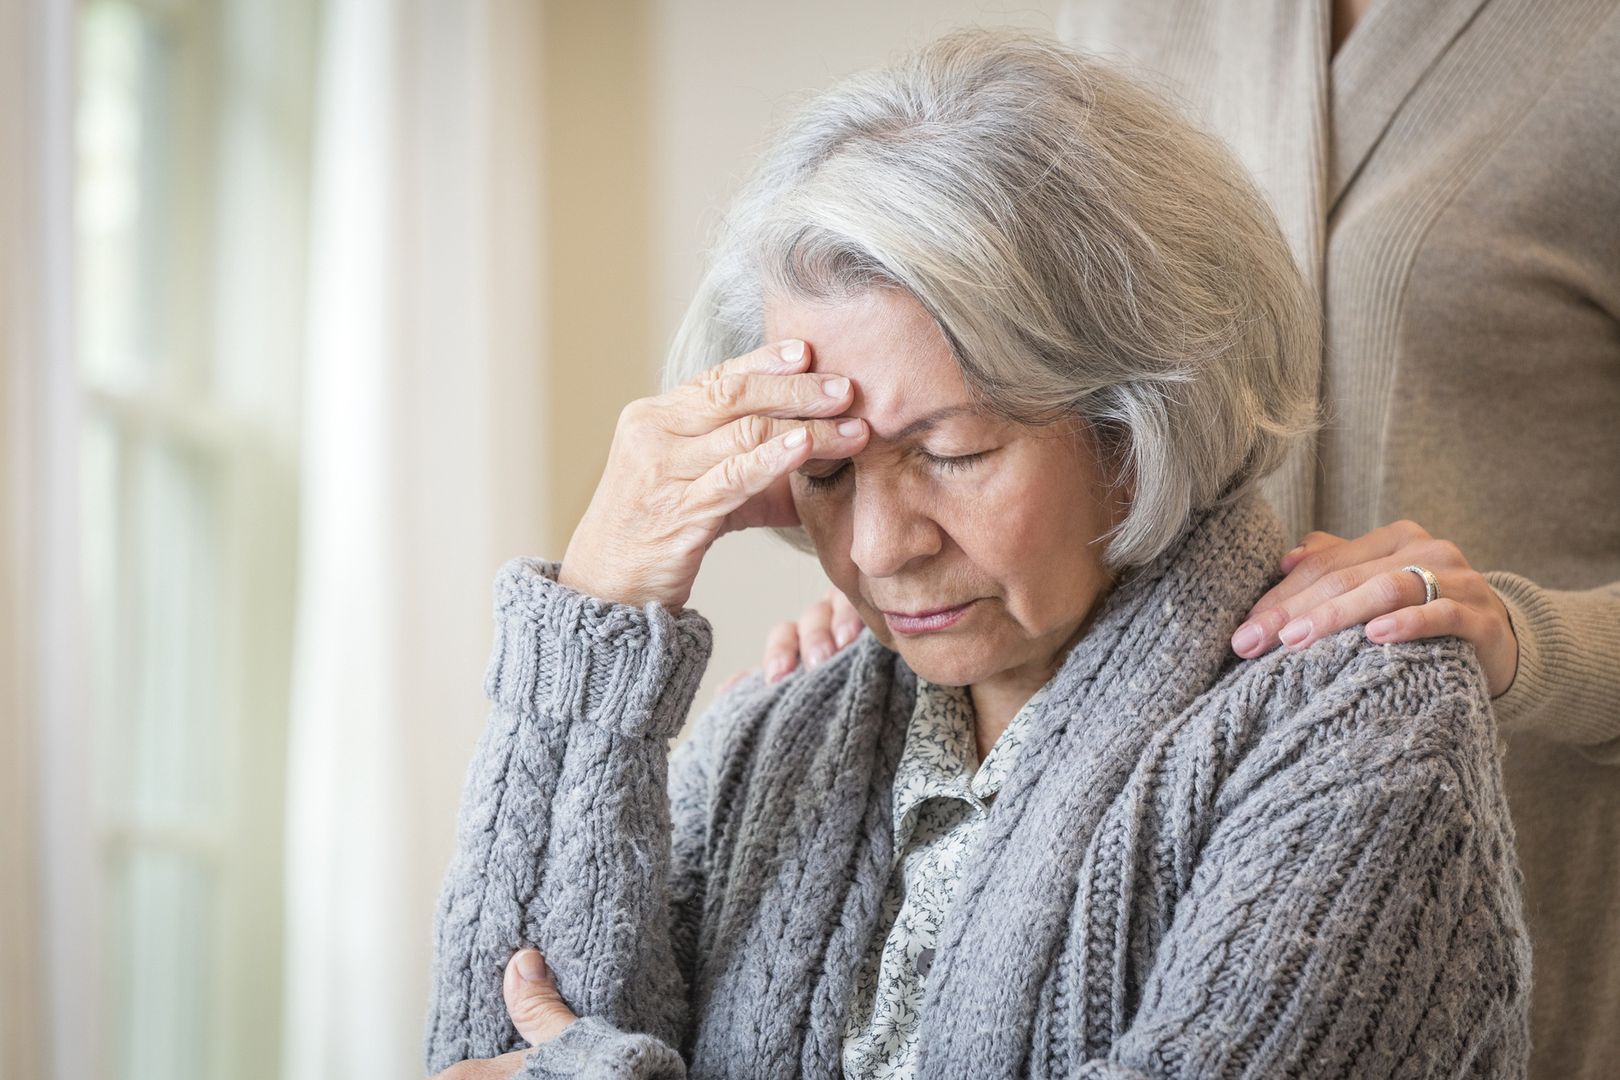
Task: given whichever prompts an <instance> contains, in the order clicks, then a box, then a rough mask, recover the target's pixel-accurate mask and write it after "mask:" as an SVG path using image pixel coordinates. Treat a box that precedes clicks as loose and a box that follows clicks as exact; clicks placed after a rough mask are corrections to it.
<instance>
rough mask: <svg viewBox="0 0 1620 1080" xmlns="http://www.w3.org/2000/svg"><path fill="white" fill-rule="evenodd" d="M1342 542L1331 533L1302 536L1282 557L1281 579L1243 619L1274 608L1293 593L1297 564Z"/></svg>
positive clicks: (1295, 584) (1310, 533)
mask: <svg viewBox="0 0 1620 1080" xmlns="http://www.w3.org/2000/svg"><path fill="white" fill-rule="evenodd" d="M1344 542H1345V541H1344V540H1343V539H1342V538H1341V537H1337V536H1334V535H1333V534H1332V533H1325V532H1308V533H1306V534H1305V535H1304V536H1302V537H1301V538H1300V541H1299V546H1298V547H1296V548H1294V550H1293V551H1290V552H1289V553H1288V554H1287V555H1284V556H1283V557H1282V571H1283V579H1282V580H1281V581H1279V582H1277V584H1275V585H1273V586H1272V587H1271V588H1269V589H1267V590H1266V591H1265V592H1264V593H1263V594H1261V596H1260V599H1258V600H1256V601H1255V602H1254V604H1253V606H1251V607H1250V608H1249V613H1248V614H1247V615H1245V616H1244V618H1245V619H1252V618H1254V614H1255V612H1257V611H1264V610H1265V609H1266V608H1268V607H1272V606H1274V605H1275V604H1276V603H1277V601H1278V600H1279V598H1280V597H1282V596H1283V595H1286V593H1287V592H1291V591H1293V590H1294V589H1295V588H1296V587H1297V586H1298V584H1299V580H1300V579H1299V578H1297V577H1295V576H1294V571H1296V570H1297V569H1298V568H1299V564H1300V563H1301V562H1302V561H1304V560H1305V558H1306V557H1307V556H1315V555H1318V554H1319V553H1321V552H1324V551H1327V550H1329V549H1331V548H1334V547H1338V546H1339V545H1341V544H1343V543H1344ZM1290 556H1292V558H1290Z"/></svg>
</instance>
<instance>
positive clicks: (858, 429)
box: [667, 413, 866, 480]
mask: <svg viewBox="0 0 1620 1080" xmlns="http://www.w3.org/2000/svg"><path fill="white" fill-rule="evenodd" d="M840 425H848V426H849V428H850V430H851V431H854V432H855V434H854V435H845V434H844V433H843V432H842V431H840V430H839V428H840ZM802 427H808V428H809V429H810V435H811V437H812V439H813V440H814V442H815V445H816V446H817V447H818V448H819V450H820V453H821V455H823V456H827V457H849V456H850V455H851V454H853V453H854V452H855V450H856V449H857V448H859V447H861V446H864V445H865V444H866V423H865V421H862V420H854V419H853V418H851V417H845V418H844V419H842V420H786V419H778V418H775V417H770V416H761V415H759V414H757V413H755V414H752V415H749V416H743V417H739V418H737V419H736V420H733V421H732V422H731V423H729V424H726V425H725V426H724V427H721V428H716V429H715V430H713V431H710V432H708V433H707V434H704V435H699V436H696V437H695V438H687V439H677V440H676V441H675V445H674V447H673V448H672V449H671V451H670V452H669V455H668V458H667V460H668V461H669V468H670V471H671V473H672V475H674V476H675V477H677V478H679V479H682V480H696V479H697V478H698V477H700V476H702V475H703V474H704V473H706V472H708V471H709V470H710V469H712V468H714V466H715V463H716V462H719V461H723V460H725V459H726V458H728V457H730V456H731V455H733V454H746V453H748V451H750V450H754V449H756V448H758V447H760V446H763V445H764V444H765V443H768V442H770V441H771V440H772V439H779V438H781V437H782V436H784V435H786V434H787V433H788V432H790V431H792V430H794V429H795V428H802ZM813 456H814V455H813Z"/></svg>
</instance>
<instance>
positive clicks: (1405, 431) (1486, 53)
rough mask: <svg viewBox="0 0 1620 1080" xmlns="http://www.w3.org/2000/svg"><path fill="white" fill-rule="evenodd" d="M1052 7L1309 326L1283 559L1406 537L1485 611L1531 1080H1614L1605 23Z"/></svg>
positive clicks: (1616, 208) (1614, 344)
mask: <svg viewBox="0 0 1620 1080" xmlns="http://www.w3.org/2000/svg"><path fill="white" fill-rule="evenodd" d="M1329 28H1330V3H1329V0H1218V2H1217V0H1157V2H1148V0H1074V2H1073V3H1071V4H1070V6H1069V8H1068V9H1067V10H1066V11H1065V13H1064V17H1063V20H1062V22H1061V23H1060V26H1059V33H1060V36H1062V37H1063V38H1064V39H1065V40H1066V41H1068V42H1070V43H1071V44H1075V45H1077V46H1081V47H1085V48H1089V49H1093V50H1096V51H1100V52H1103V53H1105V54H1112V55H1114V56H1116V57H1123V58H1126V59H1128V60H1129V61H1131V66H1132V67H1133V68H1135V69H1136V70H1138V71H1143V70H1146V71H1148V72H1152V73H1157V75H1156V76H1154V77H1155V78H1156V79H1157V80H1158V81H1159V82H1160V83H1161V85H1162V86H1164V87H1165V88H1166V89H1168V90H1170V91H1171V92H1172V94H1174V95H1175V96H1177V97H1179V98H1180V99H1181V100H1182V101H1183V102H1184V104H1186V105H1187V106H1188V107H1189V108H1190V109H1191V110H1192V111H1193V112H1194V114H1195V115H1198V116H1200V117H1201V118H1202V120H1203V121H1204V123H1205V124H1206V125H1207V126H1208V127H1209V128H1210V129H1211V130H1213V131H1214V132H1216V133H1217V134H1219V135H1220V136H1221V137H1222V138H1224V139H1226V140H1227V141H1228V142H1229V143H1230V144H1231V145H1232V146H1233V148H1234V149H1235V150H1236V151H1237V152H1238V154H1239V156H1240V157H1241V158H1242V159H1243V161H1244V162H1245V164H1247V165H1248V167H1249V168H1250V169H1251V171H1253V172H1254V173H1255V175H1256V178H1257V179H1258V180H1259V182H1260V183H1261V185H1262V187H1263V188H1264V189H1265V190H1266V192H1267V194H1268V195H1269V196H1270V197H1271V199H1272V200H1273V205H1274V206H1275V207H1276V209H1277V212H1278V215H1279V217H1280V218H1281V219H1282V222H1283V227H1284V229H1285V230H1286V231H1287V232H1288V234H1289V237H1290V240H1291V242H1292V243H1293V245H1294V249H1295V253H1296V255H1297V256H1298V258H1299V260H1300V262H1301V264H1302V265H1303V266H1304V267H1305V269H1306V270H1307V272H1308V273H1309V275H1310V276H1311V277H1312V279H1313V280H1314V282H1315V284H1316V286H1317V289H1318V291H1319V294H1320V295H1321V297H1322V300H1323V305H1324V308H1323V310H1324V312H1325V316H1326V350H1325V355H1324V358H1323V365H1322V373H1321V378H1322V389H1323V395H1324V399H1325V401H1326V402H1327V405H1328V408H1329V415H1330V421H1329V424H1328V426H1327V427H1326V428H1325V429H1324V430H1323V432H1322V433H1321V435H1320V436H1319V438H1318V439H1317V440H1316V442H1315V444H1314V446H1311V447H1309V448H1307V449H1308V453H1303V454H1301V455H1298V456H1297V457H1296V458H1295V459H1294V460H1293V461H1291V462H1290V463H1289V466H1288V467H1287V468H1285V469H1284V470H1282V472H1281V473H1280V474H1279V475H1278V476H1276V477H1274V478H1273V481H1272V483H1271V484H1270V485H1269V487H1268V489H1267V494H1268V495H1269V496H1270V497H1271V499H1272V501H1273V503H1274V504H1275V505H1276V506H1277V508H1278V510H1279V511H1280V513H1281V514H1282V516H1283V519H1284V521H1285V523H1287V525H1288V526H1289V527H1290V528H1291V529H1292V531H1293V533H1294V535H1296V536H1297V535H1299V534H1300V533H1303V532H1304V531H1306V530H1307V529H1310V528H1318V529H1325V530H1328V531H1330V532H1333V533H1337V534H1339V535H1341V536H1356V535H1359V534H1361V533H1363V532H1365V531H1367V530H1369V529H1372V528H1375V527H1377V526H1379V525H1383V524H1387V523H1388V522H1391V521H1395V520H1398V519H1401V518H1411V519H1412V520H1415V521H1417V522H1418V523H1419V524H1421V525H1423V526H1424V527H1425V528H1427V529H1428V530H1429V531H1430V532H1431V533H1433V534H1434V535H1436V536H1440V537H1444V538H1446V539H1449V540H1452V541H1454V542H1455V543H1456V544H1457V545H1458V547H1459V548H1460V549H1461V550H1462V552H1463V554H1464V555H1465V556H1467V558H1468V559H1469V561H1470V562H1471V563H1472V564H1473V566H1474V567H1476V568H1477V569H1479V570H1481V571H1484V572H1486V576H1487V579H1488V580H1489V581H1490V583H1491V584H1492V585H1493V586H1494V587H1495V588H1496V590H1497V591H1498V593H1499V594H1500V595H1501V596H1502V598H1503V600H1504V601H1506V603H1507V606H1508V610H1509V612H1510V614H1511V617H1512V619H1513V624H1514V627H1515V630H1516V632H1517V635H1518V639H1519V669H1518V675H1517V677H1516V679H1515V681H1514V683H1513V685H1512V687H1510V688H1509V690H1508V691H1507V692H1506V693H1505V694H1503V695H1502V696H1501V697H1499V698H1497V699H1496V701H1495V708H1496V713H1497V718H1498V722H1499V724H1500V728H1501V731H1502V733H1503V734H1504V736H1505V746H1506V749H1505V757H1504V759H1503V769H1504V772H1505V774H1506V779H1507V784H1508V793H1509V799H1510V804H1511V807H1512V811H1513V818H1514V823H1515V827H1516V830H1517V834H1518V842H1519V850H1520V857H1521V860H1522V863H1523V867H1524V872H1525V875H1526V879H1527V880H1526V883H1525V890H1526V897H1525V898H1526V903H1527V907H1528V916H1529V920H1530V927H1531V933H1532V940H1533V942H1534V947H1535V951H1536V960H1535V964H1536V967H1535V978H1536V988H1535V996H1534V1037H1535V1041H1536V1050H1535V1056H1534V1058H1533V1059H1532V1068H1531V1075H1533V1076H1536V1077H1538V1078H1552V1077H1558V1078H1560V1080H1567V1078H1577V1077H1594V1078H1595V1077H1614V1076H1620V3H1617V0H1567V2H1564V0H1554V2H1548V0H1541V2H1534V0H1429V2H1420V0H1377V2H1375V3H1374V4H1373V6H1372V9H1371V11H1370V12H1368V14H1367V15H1366V16H1364V17H1363V18H1362V20H1361V21H1360V23H1358V25H1357V26H1356V27H1355V29H1354V30H1353V31H1352V32H1351V34H1350V36H1349V38H1348V39H1347V40H1346V41H1345V43H1344V44H1343V46H1342V47H1341V49H1340V51H1339V52H1338V54H1337V55H1335V56H1333V57H1332V59H1331V61H1330V59H1329Z"/></svg>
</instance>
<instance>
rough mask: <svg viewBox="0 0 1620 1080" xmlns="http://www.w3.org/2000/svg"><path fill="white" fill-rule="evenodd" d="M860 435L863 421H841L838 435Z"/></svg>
mask: <svg viewBox="0 0 1620 1080" xmlns="http://www.w3.org/2000/svg"><path fill="white" fill-rule="evenodd" d="M860 433H861V421H859V420H841V421H839V424H838V434H840V435H851V436H853V435H859V434H860Z"/></svg>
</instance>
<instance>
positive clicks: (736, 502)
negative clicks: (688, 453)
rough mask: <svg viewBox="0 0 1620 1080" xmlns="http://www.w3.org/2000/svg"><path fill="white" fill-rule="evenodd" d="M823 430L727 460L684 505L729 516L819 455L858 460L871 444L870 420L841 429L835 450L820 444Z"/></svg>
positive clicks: (805, 428) (811, 429) (805, 431)
mask: <svg viewBox="0 0 1620 1080" xmlns="http://www.w3.org/2000/svg"><path fill="white" fill-rule="evenodd" d="M821 430H822V429H820V428H817V427H816V426H814V425H799V426H797V427H794V428H793V429H792V430H791V431H789V432H788V433H787V434H786V435H782V436H779V437H778V438H774V439H771V440H770V441H768V442H765V443H762V444H760V445H759V446H756V447H755V448H754V449H752V450H749V451H748V452H746V453H742V454H733V455H732V456H730V457H728V458H725V459H723V460H721V461H720V462H718V463H717V464H716V465H715V466H714V467H713V468H711V469H710V470H709V471H708V472H706V473H704V474H703V475H702V476H700V477H698V478H697V479H696V480H694V481H692V483H691V484H690V485H689V486H688V487H687V489H686V492H685V495H684V497H683V502H685V504H686V506H687V508H688V509H689V510H691V511H692V512H702V513H703V514H705V515H712V516H714V517H716V518H724V517H725V516H726V515H727V514H730V513H731V512H732V511H733V510H735V509H737V508H738V507H739V506H741V505H743V504H744V503H746V502H747V501H748V500H749V499H752V498H753V497H754V496H756V495H758V494H760V493H761V492H763V491H765V490H766V489H767V488H769V487H770V486H771V485H772V484H774V483H776V482H777V481H778V480H779V479H781V478H782V477H784V476H786V475H787V474H788V473H790V472H792V471H793V470H794V469H797V468H798V467H799V466H800V465H803V464H804V463H805V462H806V461H809V460H810V459H811V458H813V457H827V456H831V455H836V456H839V457H850V456H853V455H854V454H856V453H858V452H859V451H860V449H861V447H863V446H864V445H865V444H866V439H867V435H868V429H867V427H866V422H865V421H864V420H857V419H854V418H846V419H844V420H843V421H841V422H840V423H839V424H838V425H836V427H835V428H834V431H835V433H836V439H837V441H836V442H835V443H833V444H832V445H831V446H829V445H826V444H824V443H819V442H818V438H825V436H823V435H820V434H819V433H820V432H821ZM846 432H847V433H846ZM856 432H858V434H854V433H856Z"/></svg>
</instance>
